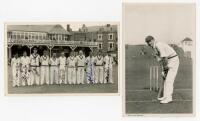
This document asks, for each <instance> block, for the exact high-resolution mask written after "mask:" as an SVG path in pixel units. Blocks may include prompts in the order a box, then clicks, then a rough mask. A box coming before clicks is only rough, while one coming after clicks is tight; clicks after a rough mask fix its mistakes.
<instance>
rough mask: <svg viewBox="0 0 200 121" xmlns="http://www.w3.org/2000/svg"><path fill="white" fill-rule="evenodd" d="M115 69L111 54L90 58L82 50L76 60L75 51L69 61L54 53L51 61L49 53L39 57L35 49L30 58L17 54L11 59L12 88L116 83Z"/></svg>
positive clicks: (99, 54) (24, 53) (91, 55)
mask: <svg viewBox="0 0 200 121" xmlns="http://www.w3.org/2000/svg"><path fill="white" fill-rule="evenodd" d="M112 66H113V58H112V56H111V55H110V54H106V55H105V56H103V55H102V53H101V52H100V51H99V52H98V54H97V55H96V56H94V55H93V53H92V52H90V54H89V56H88V57H85V56H84V54H83V51H81V50H80V51H79V54H78V55H77V56H75V54H74V52H73V51H72V52H71V53H70V56H69V57H67V58H66V57H65V53H64V52H61V56H60V57H59V58H57V53H53V54H52V57H51V58H50V57H49V56H48V53H47V51H46V50H44V51H43V55H42V56H40V55H39V54H38V53H37V48H34V49H33V53H32V54H31V55H30V57H28V56H27V53H26V51H24V52H23V56H22V57H18V54H17V53H16V54H15V55H14V57H13V58H12V60H11V68H12V81H13V87H16V86H26V85H28V86H31V85H43V84H47V85H49V84H54V83H55V84H84V83H88V84H95V83H113V80H112Z"/></svg>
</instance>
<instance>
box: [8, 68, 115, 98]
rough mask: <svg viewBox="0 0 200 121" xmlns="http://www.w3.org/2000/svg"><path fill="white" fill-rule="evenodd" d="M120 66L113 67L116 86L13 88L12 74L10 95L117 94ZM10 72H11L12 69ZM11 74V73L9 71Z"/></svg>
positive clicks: (9, 84)
mask: <svg viewBox="0 0 200 121" xmlns="http://www.w3.org/2000/svg"><path fill="white" fill-rule="evenodd" d="M117 67H118V66H116V65H115V66H113V81H114V84H83V85H64V84H63V85H60V86H59V85H56V84H54V85H42V86H31V87H30V86H29V87H28V86H25V87H12V81H11V77H12V76H11V73H9V77H8V94H47V93H48V94H49V93H50V94H53V93H117V92H118V68H117ZM8 70H11V69H10V67H9V68H8ZM9 72H11V71H9Z"/></svg>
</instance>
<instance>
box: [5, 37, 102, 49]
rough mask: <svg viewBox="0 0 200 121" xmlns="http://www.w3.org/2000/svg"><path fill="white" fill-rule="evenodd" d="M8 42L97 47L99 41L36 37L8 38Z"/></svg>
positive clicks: (14, 43) (12, 43)
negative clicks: (39, 38)
mask: <svg viewBox="0 0 200 121" xmlns="http://www.w3.org/2000/svg"><path fill="white" fill-rule="evenodd" d="M8 44H11V45H52V46H80V47H97V46H98V42H89V41H73V40H50V39H45V40H42V39H41V40H38V39H37V40H36V39H11V38H8Z"/></svg>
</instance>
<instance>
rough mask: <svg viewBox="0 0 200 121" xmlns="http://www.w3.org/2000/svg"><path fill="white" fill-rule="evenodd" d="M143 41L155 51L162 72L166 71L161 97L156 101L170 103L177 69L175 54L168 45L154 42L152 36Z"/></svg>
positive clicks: (177, 59)
mask: <svg viewBox="0 0 200 121" xmlns="http://www.w3.org/2000/svg"><path fill="white" fill-rule="evenodd" d="M145 41H146V43H147V45H148V46H150V47H152V49H153V50H154V51H155V53H156V57H157V60H158V61H159V62H160V63H161V64H162V66H163V71H166V70H168V72H167V73H166V72H165V74H166V78H165V80H164V93H163V97H161V98H158V100H160V103H163V104H164V103H169V102H172V94H173V88H174V87H173V85H174V80H175V78H176V74H177V71H178V67H179V58H178V56H177V53H176V52H175V51H174V49H173V48H172V47H170V46H169V45H168V44H165V43H161V42H159V41H156V40H155V39H154V37H153V36H147V37H146V38H145Z"/></svg>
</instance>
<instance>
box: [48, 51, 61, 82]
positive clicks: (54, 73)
mask: <svg viewBox="0 0 200 121" xmlns="http://www.w3.org/2000/svg"><path fill="white" fill-rule="evenodd" d="M49 63H50V84H53V83H54V82H56V84H59V83H58V82H59V81H58V64H59V60H58V58H57V57H56V53H53V55H52V58H51V59H50V62H49Z"/></svg>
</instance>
